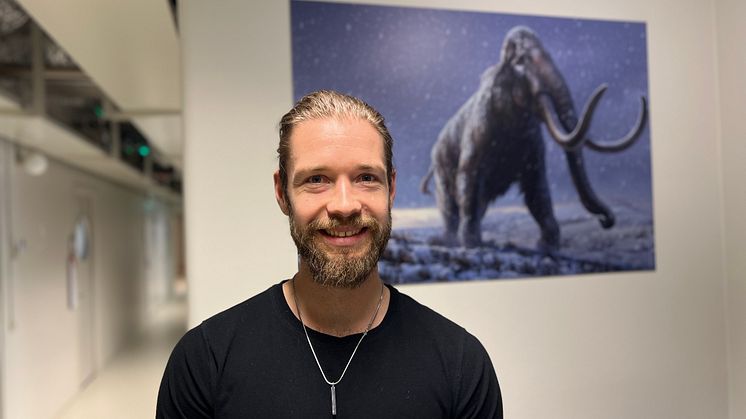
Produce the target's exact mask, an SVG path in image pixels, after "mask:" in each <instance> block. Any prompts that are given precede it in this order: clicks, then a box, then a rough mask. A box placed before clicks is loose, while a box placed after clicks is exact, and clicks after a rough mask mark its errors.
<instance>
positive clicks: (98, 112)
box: [93, 105, 104, 119]
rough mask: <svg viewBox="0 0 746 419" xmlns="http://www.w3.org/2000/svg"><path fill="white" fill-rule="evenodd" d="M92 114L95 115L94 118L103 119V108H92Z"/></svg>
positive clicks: (99, 106) (97, 106)
mask: <svg viewBox="0 0 746 419" xmlns="http://www.w3.org/2000/svg"><path fill="white" fill-rule="evenodd" d="M93 113H94V114H95V115H96V118H99V119H101V118H103V117H104V108H103V107H101V105H96V106H94V107H93Z"/></svg>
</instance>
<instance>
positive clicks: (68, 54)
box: [0, 0, 183, 199]
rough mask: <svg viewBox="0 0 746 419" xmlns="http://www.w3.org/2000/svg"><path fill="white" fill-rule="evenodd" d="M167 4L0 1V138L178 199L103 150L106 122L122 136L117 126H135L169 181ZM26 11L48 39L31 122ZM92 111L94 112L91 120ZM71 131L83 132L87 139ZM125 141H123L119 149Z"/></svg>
mask: <svg viewBox="0 0 746 419" xmlns="http://www.w3.org/2000/svg"><path fill="white" fill-rule="evenodd" d="M9 1H10V3H8V2H9ZM13 1H15V3H16V4H18V6H20V9H19V8H18V6H14V5H13V4H12V2H13ZM175 4H176V2H175V1H173V0H172V1H170V2H169V1H168V0H127V1H115V0H67V1H64V2H58V1H48V0H0V9H2V10H0V13H2V16H0V41H1V42H0V56H2V60H0V61H2V66H0V75H2V76H3V77H5V78H4V79H0V80H4V82H3V84H2V85H0V135H2V136H5V137H6V138H8V139H10V140H12V141H14V142H17V143H19V144H21V145H24V146H27V147H31V148H35V149H38V150H41V151H42V152H44V153H47V154H49V155H50V156H53V157H55V158H58V159H60V160H61V161H64V162H66V163H68V164H71V165H73V166H76V167H80V168H83V169H85V170H88V171H90V172H92V173H95V174H98V175H101V176H103V177H106V178H109V179H112V180H114V181H117V182H119V183H122V184H126V185H129V186H132V187H135V188H137V189H141V190H145V191H149V192H151V193H155V194H156V195H164V196H166V197H169V198H171V199H179V198H178V195H177V194H174V193H173V191H171V190H168V189H167V188H164V187H162V186H161V185H159V184H157V183H156V182H155V181H154V180H153V179H151V178H149V176H147V175H146V174H144V173H143V172H142V166H140V169H139V170H135V169H133V168H132V167H129V166H128V164H126V163H125V162H124V161H123V160H122V159H120V158H119V157H116V155H115V154H116V152H114V151H107V146H106V144H110V140H107V138H108V137H109V134H108V131H109V129H110V128H108V127H109V122H108V121H109V120H111V121H122V122H121V123H122V124H123V125H122V130H123V131H122V132H124V130H125V129H127V130H128V132H131V131H132V129H131V128H126V127H125V125H126V126H129V127H132V126H134V127H136V129H137V131H139V132H140V133H142V134H143V135H144V137H145V138H147V142H148V143H149V145H150V146H151V148H152V149H154V152H155V155H156V156H157V160H155V161H154V170H155V171H154V175H155V177H157V178H159V179H161V180H162V179H163V176H164V175H165V176H167V177H166V179H170V177H169V176H170V175H168V173H171V172H172V171H173V169H171V168H170V166H173V167H175V168H177V169H178V171H180V169H181V160H182V157H181V156H182V148H183V145H182V129H181V123H182V121H181V100H182V99H181V62H180V49H179V48H180V45H179V38H178V33H177V28H176V23H175V19H174V17H173V14H172V7H174V6H175ZM21 9H22V10H21ZM24 12H25V13H24ZM26 13H28V16H30V17H31V18H32V19H33V21H34V22H36V23H37V24H38V26H39V27H41V29H42V30H43V31H44V33H45V34H46V35H44V36H45V37H46V36H48V38H49V39H51V41H45V50H44V61H45V63H46V70H44V71H45V73H44V80H45V84H46V88H45V91H46V100H45V102H46V113H45V114H46V115H48V116H47V117H43V116H34V113H33V109H30V108H29V106H31V105H32V104H31V102H30V101H31V99H32V98H31V93H32V92H31V90H30V86H31V85H30V84H29V80H31V79H33V73H32V72H31V63H30V60H31V57H30V56H29V51H31V45H30V44H29V42H30V37H29V36H30V35H29V25H28V16H26ZM9 80H11V81H12V80H16V82H9ZM18 82H20V84H19V83H18ZM9 83H10V84H9ZM3 90H4V91H3ZM104 102H105V103H104ZM108 103H111V106H110V107H107V106H108V105H107V104H108ZM97 104H98V105H97ZM102 105H103V108H104V110H103V111H101V109H100V108H101V106H102ZM94 107H97V108H99V109H98V110H97V111H96V116H95V117H94V116H93V115H92V114H93V112H91V110H92V109H94ZM32 108H33V106H32ZM29 110H31V114H29ZM81 112H82V113H81ZM89 114H90V116H85V115H89ZM81 115H83V118H84V119H83V120H82V121H81V120H80V118H81ZM102 115H103V116H102ZM102 118H103V119H102ZM66 120H67V121H68V122H69V121H81V122H82V123H83V125H82V126H80V125H79V123H77V124H78V125H76V126H75V127H72V128H74V129H73V130H72V131H71V130H70V128H71V127H70V126H67V127H66V126H63V125H64V124H62V125H61V124H60V122H61V121H66ZM130 123H131V124H130ZM75 130H78V131H81V130H82V131H81V132H82V133H83V134H85V135H83V137H87V138H83V137H81V136H80V135H79V134H80V133H81V132H79V133H78V134H76V133H75V132H73V131H75ZM86 132H87V134H86ZM102 136H103V137H102ZM131 138H132V137H131V135H130V136H128V137H127V138H124V137H123V138H122V141H123V143H122V147H125V146H127V143H125V140H130V139H131ZM92 141H93V142H92ZM100 141H103V143H100V144H97V142H100ZM102 147H103V148H104V149H103V150H102ZM127 147H131V146H127ZM109 148H110V146H109ZM112 153H114V154H112ZM140 164H142V163H140ZM164 170H165V172H164ZM178 177H179V176H177V178H178Z"/></svg>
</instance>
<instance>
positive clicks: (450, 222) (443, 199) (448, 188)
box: [433, 171, 459, 245]
mask: <svg viewBox="0 0 746 419" xmlns="http://www.w3.org/2000/svg"><path fill="white" fill-rule="evenodd" d="M433 181H434V183H435V199H436V201H437V203H438V209H439V210H440V215H441V216H442V217H443V225H444V226H445V235H444V237H443V239H444V241H445V244H446V245H454V244H456V243H457V240H456V233H457V231H458V223H459V217H458V204H457V203H456V198H455V196H456V195H455V190H454V188H453V185H452V184H451V185H449V184H448V183H447V180H446V178H444V177H442V176H441V175H440V174H439V173H438V172H437V171H436V173H435V175H434V176H433Z"/></svg>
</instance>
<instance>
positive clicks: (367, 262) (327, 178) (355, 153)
mask: <svg viewBox="0 0 746 419" xmlns="http://www.w3.org/2000/svg"><path fill="white" fill-rule="evenodd" d="M290 150H291V152H290V159H289V162H288V163H289V164H288V165H287V177H288V184H287V194H285V193H284V191H283V188H282V182H281V179H280V174H279V172H277V173H275V195H276V198H277V202H278V204H279V205H280V208H281V209H282V211H283V212H284V213H285V214H286V215H288V216H289V218H290V233H291V235H292V237H293V240H294V241H295V244H296V246H297V247H298V252H299V253H300V255H301V258H302V262H303V263H305V264H307V265H308V267H309V268H310V271H311V273H312V275H313V277H314V280H315V281H316V282H318V283H320V284H322V285H327V286H332V287H344V288H354V287H356V286H358V285H360V284H361V283H362V282H363V281H365V279H367V278H368V276H369V275H370V273H372V272H374V270H375V268H376V263H377V262H378V259H379V257H380V255H381V253H382V252H383V249H384V248H385V247H386V243H387V241H388V238H389V235H390V233H391V204H392V203H393V199H394V194H395V185H396V179H395V176H393V174H392V181H391V184H390V185H389V183H388V181H387V173H386V166H385V163H384V152H383V141H382V138H381V135H380V134H379V133H378V131H376V129H374V128H373V126H372V125H371V124H370V123H369V122H367V121H364V120H362V119H356V118H320V119H311V120H308V121H304V122H301V123H299V124H298V125H297V126H295V128H294V129H293V131H292V135H291V137H290Z"/></svg>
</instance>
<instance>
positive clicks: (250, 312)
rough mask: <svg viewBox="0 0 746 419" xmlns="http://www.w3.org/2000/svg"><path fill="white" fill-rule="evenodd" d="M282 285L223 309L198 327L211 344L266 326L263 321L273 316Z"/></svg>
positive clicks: (276, 310) (274, 286)
mask: <svg viewBox="0 0 746 419" xmlns="http://www.w3.org/2000/svg"><path fill="white" fill-rule="evenodd" d="M281 287H282V284H281V283H280V284H275V285H272V286H271V287H269V288H268V289H266V290H264V291H262V292H260V293H259V294H257V295H254V296H253V297H250V298H248V299H246V300H244V301H242V302H240V303H238V304H236V305H234V306H233V307H230V308H228V309H225V310H223V311H221V312H219V313H217V314H215V315H213V316H211V317H209V318H208V319H206V320H204V321H203V322H202V324H200V325H199V326H198V327H199V328H200V329H201V330H202V333H203V334H204V335H205V337H206V338H207V339H208V340H210V341H211V342H213V343H219V342H220V341H224V340H230V339H231V338H232V336H233V335H235V333H237V332H238V331H250V330H251V328H252V327H253V326H256V325H262V324H266V322H264V320H265V319H266V318H267V317H269V316H275V315H276V314H277V312H278V310H279V308H278V307H277V301H276V300H277V298H278V297H277V293H281V292H282V288H281Z"/></svg>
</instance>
